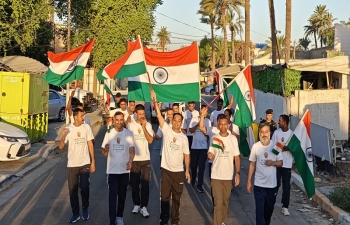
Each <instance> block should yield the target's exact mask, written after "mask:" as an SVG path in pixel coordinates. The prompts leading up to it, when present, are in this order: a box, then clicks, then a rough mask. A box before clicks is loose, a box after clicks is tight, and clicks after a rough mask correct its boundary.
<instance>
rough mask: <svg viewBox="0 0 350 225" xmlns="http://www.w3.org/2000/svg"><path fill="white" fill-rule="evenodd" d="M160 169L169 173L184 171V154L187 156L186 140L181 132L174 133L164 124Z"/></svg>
mask: <svg viewBox="0 0 350 225" xmlns="http://www.w3.org/2000/svg"><path fill="white" fill-rule="evenodd" d="M162 132H163V144H162V151H163V153H162V162H161V167H162V168H164V169H166V170H169V171H171V172H181V171H184V164H183V161H184V154H186V155H189V154H190V150H189V147H188V139H187V137H186V135H185V134H184V133H182V132H180V133H175V132H174V131H173V129H172V128H171V127H170V126H169V124H166V123H164V125H163V128H162Z"/></svg>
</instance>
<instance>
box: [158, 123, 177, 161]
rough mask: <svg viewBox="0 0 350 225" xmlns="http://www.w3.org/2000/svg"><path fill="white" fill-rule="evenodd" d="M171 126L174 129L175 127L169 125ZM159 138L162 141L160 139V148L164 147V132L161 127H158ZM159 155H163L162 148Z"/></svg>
mask: <svg viewBox="0 0 350 225" xmlns="http://www.w3.org/2000/svg"><path fill="white" fill-rule="evenodd" d="M169 126H170V128H172V127H173V125H172V124H169ZM156 134H157V136H158V137H160V138H161V139H160V141H161V144H160V146H162V145H163V138H162V137H163V132H162V129H160V127H158V130H157V133H156ZM159 155H160V156H161V155H162V148H160V151H159Z"/></svg>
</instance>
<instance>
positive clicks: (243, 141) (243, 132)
mask: <svg viewBox="0 0 350 225" xmlns="http://www.w3.org/2000/svg"><path fill="white" fill-rule="evenodd" d="M242 118H243V116H242V112H241V110H239V109H236V111H235V118H234V124H236V125H237V126H238V127H239V151H240V152H241V153H242V155H243V156H244V157H248V156H249V155H250V148H249V144H248V141H247V128H246V127H244V125H241V124H244V123H243V121H242ZM239 124H240V125H239Z"/></svg>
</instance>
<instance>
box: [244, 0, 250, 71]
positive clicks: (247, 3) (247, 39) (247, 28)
mask: <svg viewBox="0 0 350 225" xmlns="http://www.w3.org/2000/svg"><path fill="white" fill-rule="evenodd" d="M244 7H245V9H244V17H245V23H244V26H245V35H244V36H245V37H244V38H245V48H244V49H245V50H244V61H245V65H248V64H249V46H250V0H245V2H244ZM248 44H249V45H248Z"/></svg>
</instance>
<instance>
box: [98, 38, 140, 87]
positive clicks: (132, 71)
mask: <svg viewBox="0 0 350 225" xmlns="http://www.w3.org/2000/svg"><path fill="white" fill-rule="evenodd" d="M144 73H146V65H145V61H144V56H143V52H142V48H141V43H140V40H139V39H136V41H135V42H128V50H127V52H126V53H125V54H124V55H123V56H122V57H121V58H119V59H118V60H116V61H114V62H112V63H110V64H108V65H107V66H106V67H105V68H104V69H103V70H100V72H98V74H97V77H98V80H104V79H117V78H126V77H134V76H139V75H141V74H144Z"/></svg>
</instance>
